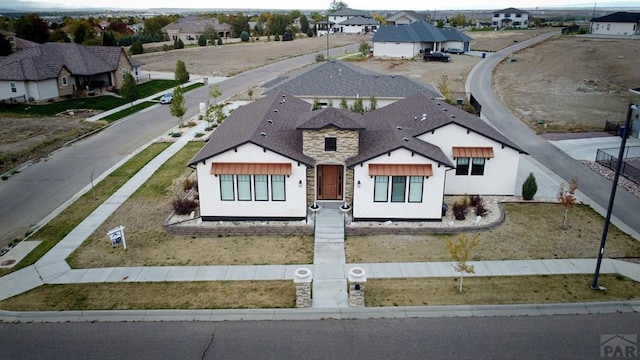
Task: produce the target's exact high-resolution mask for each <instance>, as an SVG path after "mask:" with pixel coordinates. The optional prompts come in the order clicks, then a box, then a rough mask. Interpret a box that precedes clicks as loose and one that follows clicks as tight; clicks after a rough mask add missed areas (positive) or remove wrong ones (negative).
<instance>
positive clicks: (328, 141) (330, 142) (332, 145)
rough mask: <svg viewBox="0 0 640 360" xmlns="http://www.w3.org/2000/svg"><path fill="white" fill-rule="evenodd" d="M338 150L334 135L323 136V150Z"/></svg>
mask: <svg viewBox="0 0 640 360" xmlns="http://www.w3.org/2000/svg"><path fill="white" fill-rule="evenodd" d="M336 150H338V140H337V139H336V138H334V137H326V138H324V151H336Z"/></svg>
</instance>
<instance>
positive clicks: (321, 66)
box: [265, 61, 444, 108]
mask: <svg viewBox="0 0 640 360" xmlns="http://www.w3.org/2000/svg"><path fill="white" fill-rule="evenodd" d="M265 87H267V90H266V93H267V94H269V93H271V92H274V91H281V92H283V93H286V94H289V95H293V96H295V97H297V98H298V99H302V100H304V101H306V102H308V103H309V104H316V106H319V107H328V106H332V107H339V105H340V103H342V102H343V101H344V103H346V104H347V105H348V106H352V105H353V103H354V102H355V101H356V100H358V99H361V101H363V105H364V106H365V107H371V101H372V99H374V100H375V102H376V106H377V107H378V108H381V107H384V106H387V105H389V104H392V103H394V102H396V101H398V100H400V99H403V98H405V97H407V96H409V95H413V94H418V93H422V94H427V95H429V96H434V97H437V98H439V99H442V98H444V96H443V95H442V94H441V93H440V92H439V91H438V89H436V88H435V87H434V86H433V85H431V84H425V83H421V82H417V81H415V80H412V79H409V78H406V77H404V76H396V75H382V74H379V73H376V72H373V71H370V70H367V69H364V68H362V67H359V66H355V65H352V64H350V63H348V62H342V61H324V62H321V63H317V64H314V65H311V66H310V67H309V69H308V70H307V71H305V72H304V73H302V74H300V75H298V76H296V77H293V78H290V79H284V80H282V79H281V80H280V81H274V82H271V83H268V84H266V85H265Z"/></svg>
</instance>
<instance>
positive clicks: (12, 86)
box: [10, 82, 18, 93]
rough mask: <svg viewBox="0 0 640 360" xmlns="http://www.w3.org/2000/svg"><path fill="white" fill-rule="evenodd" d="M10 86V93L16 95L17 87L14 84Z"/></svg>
mask: <svg viewBox="0 0 640 360" xmlns="http://www.w3.org/2000/svg"><path fill="white" fill-rule="evenodd" d="M10 84H11V85H10V86H11V92H12V93H17V92H18V87H17V86H16V83H14V82H12V83H10Z"/></svg>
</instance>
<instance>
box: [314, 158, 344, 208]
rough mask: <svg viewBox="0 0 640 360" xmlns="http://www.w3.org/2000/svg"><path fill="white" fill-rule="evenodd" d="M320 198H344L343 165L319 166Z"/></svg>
mask: <svg viewBox="0 0 640 360" xmlns="http://www.w3.org/2000/svg"><path fill="white" fill-rule="evenodd" d="M318 200H342V165H320V166H318Z"/></svg>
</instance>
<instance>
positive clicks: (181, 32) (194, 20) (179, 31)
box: [162, 16, 231, 44]
mask: <svg viewBox="0 0 640 360" xmlns="http://www.w3.org/2000/svg"><path fill="white" fill-rule="evenodd" d="M209 27H212V28H213V29H215V31H216V32H217V33H218V37H220V38H223V39H226V38H228V37H231V25H229V24H227V23H221V22H219V21H218V19H216V18H203V17H197V16H190V17H185V18H181V19H178V21H176V22H172V23H171V24H169V25H167V26H165V27H163V28H162V32H164V33H166V34H167V36H168V37H169V39H170V40H173V41H175V40H182V42H184V43H185V44H195V43H197V42H198V38H199V37H200V35H203V34H205V33H206V30H207V29H208V28H209Z"/></svg>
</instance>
